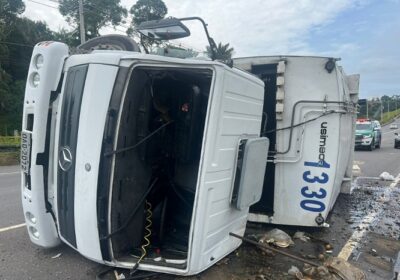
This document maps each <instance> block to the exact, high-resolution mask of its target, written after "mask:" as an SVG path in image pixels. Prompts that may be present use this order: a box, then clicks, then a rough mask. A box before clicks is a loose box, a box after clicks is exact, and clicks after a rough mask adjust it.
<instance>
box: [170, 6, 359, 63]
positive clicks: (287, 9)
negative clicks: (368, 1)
mask: <svg viewBox="0 0 400 280" xmlns="http://www.w3.org/2000/svg"><path fill="white" fill-rule="evenodd" d="M165 2H166V4H167V6H168V9H169V15H172V16H176V17H185V16H188V15H198V16H201V17H202V18H204V19H205V20H206V22H207V23H208V24H209V30H210V33H211V34H212V36H213V37H214V39H215V41H217V42H219V41H222V42H229V43H230V44H231V45H232V46H234V47H235V50H236V55H237V56H248V55H266V54H276V53H279V54H283V53H290V52H295V51H299V50H303V51H307V50H308V46H307V36H308V34H309V32H310V30H311V29H312V28H314V27H318V26H321V25H324V24H327V23H329V22H330V21H331V20H333V19H334V18H335V17H336V16H337V15H338V14H339V13H340V12H341V11H343V10H345V9H346V8H349V7H351V6H353V5H357V3H358V2H351V1H347V0H336V1H312V0H300V1H293V0H273V1H272V0H270V1H265V0H253V1H245V0H242V1H226V0H213V1H211V0H209V1H176V0H166V1H165ZM193 33H194V36H193V38H192V40H194V41H195V42H196V46H197V48H202V47H203V46H204V45H205V44H206V41H204V35H203V34H202V33H201V30H200V29H198V28H197V29H195V30H193ZM197 33H199V34H200V35H197ZM202 36H203V37H202ZM201 38H203V41H202V43H201Z"/></svg>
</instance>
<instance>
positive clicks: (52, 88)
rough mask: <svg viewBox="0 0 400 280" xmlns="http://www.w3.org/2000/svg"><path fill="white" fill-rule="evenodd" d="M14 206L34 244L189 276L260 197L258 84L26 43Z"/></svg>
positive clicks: (232, 245) (199, 65) (177, 63)
mask: <svg viewBox="0 0 400 280" xmlns="http://www.w3.org/2000/svg"><path fill="white" fill-rule="evenodd" d="M28 77H29V78H28V82H27V85H26V91H25V100H24V113H23V125H22V126H23V130H22V139H23V140H22V141H23V144H22V151H21V153H22V164H21V165H22V171H21V176H22V186H21V190H22V204H23V210H24V215H25V219H26V225H27V229H28V233H29V236H30V239H31V241H32V242H33V243H35V244H37V245H39V246H41V247H46V248H50V247H54V246H57V245H58V244H59V243H60V242H63V243H66V244H68V245H69V246H71V247H72V248H74V249H75V250H77V251H78V252H79V253H80V254H82V255H83V256H85V257H87V258H89V259H91V260H93V261H96V262H99V263H103V264H107V265H111V266H117V267H123V268H138V269H142V270H152V271H157V272H163V273H173V274H178V275H191V274H196V273H199V272H200V271H202V270H204V269H206V268H207V267H209V266H211V265H212V264H214V263H216V262H217V261H218V260H220V259H221V258H223V257H224V256H225V255H227V254H229V253H230V252H232V251H233V250H234V249H236V248H237V247H238V246H239V245H240V243H241V240H239V239H236V238H235V237H232V236H230V235H229V233H230V232H233V233H236V234H239V235H243V234H244V231H245V228H246V222H247V217H248V211H249V207H250V205H252V204H254V203H255V202H256V201H258V200H259V198H260V196H261V191H262V183H263V179H264V177H263V174H264V170H265V165H266V159H267V151H268V139H267V138H266V137H260V136H259V132H260V129H261V120H262V107H263V102H264V84H263V82H262V81H261V80H260V79H258V78H256V77H254V76H253V75H251V74H249V73H246V72H244V71H241V70H238V69H234V68H230V67H228V66H227V65H225V64H222V63H219V62H216V61H199V60H190V59H178V58H169V57H162V56H156V55H150V54H143V53H140V52H126V51H115V50H114V51H103V50H99V51H93V52H91V53H88V54H76V55H70V54H69V49H68V47H67V46H66V45H65V44H63V43H58V42H42V43H39V44H37V45H36V46H35V48H34V51H33V54H32V60H31V64H30V68H29V73H28Z"/></svg>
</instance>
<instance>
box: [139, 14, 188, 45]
mask: <svg viewBox="0 0 400 280" xmlns="http://www.w3.org/2000/svg"><path fill="white" fill-rule="evenodd" d="M136 30H137V31H138V32H139V33H140V34H142V35H144V36H146V37H148V38H150V39H154V40H173V39H179V38H184V37H187V36H189V35H190V31H189V29H188V28H187V27H186V26H185V25H184V24H183V23H182V22H181V21H180V20H179V19H177V18H166V19H160V20H151V21H145V22H142V23H141V24H140V25H139V26H138V27H137V28H136Z"/></svg>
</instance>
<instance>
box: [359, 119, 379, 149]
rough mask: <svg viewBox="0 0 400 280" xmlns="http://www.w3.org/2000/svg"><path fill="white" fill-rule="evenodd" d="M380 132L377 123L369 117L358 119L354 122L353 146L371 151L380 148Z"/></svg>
mask: <svg viewBox="0 0 400 280" xmlns="http://www.w3.org/2000/svg"><path fill="white" fill-rule="evenodd" d="M381 142H382V132H381V129H380V128H379V127H377V124H376V123H375V122H374V121H371V120H370V119H358V120H357V123H356V139H355V148H356V149H357V148H367V149H368V150H370V151H373V150H374V149H375V148H380V147H381Z"/></svg>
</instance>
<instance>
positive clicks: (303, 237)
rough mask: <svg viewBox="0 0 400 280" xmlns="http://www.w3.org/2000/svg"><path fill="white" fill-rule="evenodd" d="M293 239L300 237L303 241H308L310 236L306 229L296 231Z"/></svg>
mask: <svg viewBox="0 0 400 280" xmlns="http://www.w3.org/2000/svg"><path fill="white" fill-rule="evenodd" d="M293 239H300V240H301V241H303V242H308V241H309V240H310V237H309V236H307V235H306V233H305V232H304V231H296V233H295V234H294V235H293Z"/></svg>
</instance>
